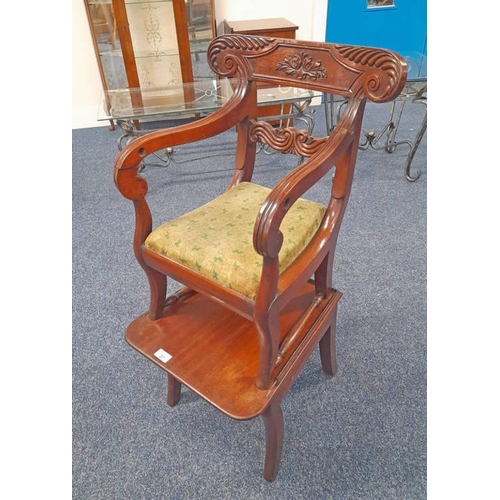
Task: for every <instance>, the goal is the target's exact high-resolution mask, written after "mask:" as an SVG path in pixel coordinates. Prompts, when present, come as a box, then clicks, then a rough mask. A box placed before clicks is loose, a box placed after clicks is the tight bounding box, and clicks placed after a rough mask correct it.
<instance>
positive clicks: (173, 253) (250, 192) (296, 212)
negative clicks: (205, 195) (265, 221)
mask: <svg viewBox="0 0 500 500" xmlns="http://www.w3.org/2000/svg"><path fill="white" fill-rule="evenodd" d="M269 192H270V189H268V188H265V187H262V186H259V185H257V184H252V183H249V182H242V183H240V184H238V185H237V186H235V187H233V188H232V189H230V190H229V191H227V192H226V193H224V194H222V195H221V196H219V197H218V198H216V199H214V200H213V201H211V202H209V203H207V204H206V205H203V206H202V207H200V208H197V209H196V210H193V211H192V212H189V213H188V214H185V215H183V216H181V217H179V218H177V219H173V220H172V221H170V222H167V223H165V224H163V225H162V226H160V227H158V228H157V229H155V230H154V231H153V232H152V233H151V234H150V235H149V236H148V237H147V239H146V241H145V242H144V245H145V247H146V248H149V249H150V250H152V251H154V252H156V253H159V254H161V255H165V256H167V257H168V258H169V259H172V260H174V261H176V262H179V263H180V264H182V265H184V266H186V267H188V268H190V269H192V270H194V271H196V272H198V273H199V274H201V275H203V276H205V277H206V278H209V279H211V280H213V281H216V282H217V283H220V284H221V285H223V286H225V287H228V288H231V289H232V290H235V291H236V292H238V293H240V294H242V295H244V296H246V297H249V298H251V299H254V298H255V295H256V293H257V289H258V285H259V281H260V275H261V271H262V257H261V256H260V255H259V254H258V253H257V252H256V251H255V249H254V247H253V230H254V226H255V220H256V218H257V215H258V213H259V210H260V207H261V205H262V203H263V202H264V200H265V199H266V197H267V196H268V195H269ZM325 210H326V208H325V207H324V206H323V205H321V204H319V203H314V202H311V201H307V200H304V199H302V198H300V199H299V200H297V201H296V202H295V203H294V204H293V205H292V207H291V208H290V210H289V211H288V212H287V214H286V216H285V218H284V219H283V222H282V224H281V227H280V230H281V232H282V233H283V237H284V238H283V246H282V248H281V251H280V254H279V259H280V273H282V272H283V271H284V270H285V269H286V268H287V267H288V266H289V265H290V264H291V263H292V262H293V261H294V260H295V259H296V257H297V256H298V255H299V254H300V253H301V252H302V250H303V249H304V248H305V247H306V245H307V244H308V243H309V241H310V240H311V238H312V237H313V235H314V233H315V232H316V230H317V229H318V227H319V225H320V223H321V220H322V218H323V214H324V213H325Z"/></svg>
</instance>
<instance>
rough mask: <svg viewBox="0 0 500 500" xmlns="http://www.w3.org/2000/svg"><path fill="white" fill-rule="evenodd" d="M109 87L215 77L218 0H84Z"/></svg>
mask: <svg viewBox="0 0 500 500" xmlns="http://www.w3.org/2000/svg"><path fill="white" fill-rule="evenodd" d="M84 2H85V6H86V11H87V16H88V20H89V24H90V29H91V32H92V39H93V43H94V49H95V54H96V58H97V62H98V65H99V72H100V75H101V80H102V84H103V88H104V90H114V89H124V88H157V87H167V86H169V85H178V84H182V83H188V82H193V81H197V80H200V79H212V78H213V77H214V75H213V73H212V71H211V69H210V67H209V66H208V63H207V59H206V52H207V48H208V44H209V43H210V41H211V40H212V39H213V38H214V36H215V21H214V10H213V0H149V1H148V0H84Z"/></svg>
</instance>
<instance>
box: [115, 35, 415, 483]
mask: <svg viewBox="0 0 500 500" xmlns="http://www.w3.org/2000/svg"><path fill="white" fill-rule="evenodd" d="M208 60H209V63H210V66H211V68H212V69H213V70H214V72H215V73H216V74H218V75H219V76H221V77H231V78H234V77H236V78H237V80H236V81H237V84H236V87H235V89H234V94H233V96H232V97H231V99H230V100H229V101H228V102H227V103H226V104H225V105H224V106H222V107H221V108H220V109H218V110H217V111H215V112H214V113H212V114H211V115H209V116H207V117H205V118H202V119H200V120H198V121H195V122H193V123H189V124H186V125H180V126H177V127H173V128H169V129H163V130H159V131H156V132H152V133H150V134H146V135H144V136H142V137H140V138H137V139H136V140H134V141H132V142H131V143H129V144H128V145H127V146H126V147H125V148H124V149H123V150H122V151H121V152H120V153H119V155H118V156H117V159H116V161H115V169H114V177H115V183H116V185H117V187H118V189H119V191H120V192H121V193H122V195H123V196H125V197H126V198H128V199H130V200H132V201H133V203H134V207H135V215H136V224H135V233H134V242H133V248H134V253H135V256H136V258H137V260H138V262H139V264H140V265H141V266H142V267H143V269H144V271H145V273H146V275H147V278H148V280H149V285H150V291H151V293H150V306H149V311H148V312H147V313H145V314H144V315H141V316H140V317H139V318H137V319H136V320H134V321H133V322H132V323H131V324H130V326H129V327H128V329H127V333H126V339H127V341H128V342H129V343H130V344H131V345H132V346H133V347H134V348H136V349H137V350H138V351H139V352H141V353H142V354H144V355H145V356H147V357H148V358H149V359H150V360H151V361H153V362H154V363H155V364H157V365H158V366H160V367H161V368H162V369H163V370H165V371H166V372H167V374H168V396H167V402H168V404H169V405H171V406H174V405H175V404H176V403H177V401H178V400H179V397H180V390H181V385H186V386H187V387H189V388H190V389H192V390H193V391H195V392H197V393H198V394H199V395H200V396H202V397H203V398H204V399H205V400H207V401H208V402H209V403H211V404H213V405H214V406H216V407H217V408H218V409H220V410H221V411H222V412H224V413H225V414H227V415H228V416H230V417H232V418H236V419H241V420H244V419H249V418H255V417H257V416H262V418H263V421H264V424H265V433H266V458H265V465H264V477H265V478H266V479H267V480H268V481H272V480H273V479H274V478H275V476H276V473H277V471H278V467H279V461H280V457H281V450H282V443H283V413H282V411H281V407H280V403H281V401H282V399H283V398H284V397H285V395H286V394H287V392H288V390H289V388H290V387H291V385H292V383H293V381H294V380H295V379H296V377H297V376H298V374H299V373H300V370H301V369H302V367H303V366H304V364H305V363H306V361H307V360H308V358H309V357H310V355H311V353H312V352H313V350H314V348H315V347H316V346H317V345H318V344H319V349H320V358H321V364H322V369H323V371H324V372H325V373H328V374H330V375H334V374H335V372H336V370H337V365H336V355H335V325H336V313H337V304H338V301H339V299H340V297H341V294H340V292H338V291H337V290H335V289H334V288H333V287H332V271H333V258H334V251H335V246H336V243H337V238H338V234H339V229H340V224H341V221H342V218H343V215H344V212H345V209H346V205H347V201H348V198H349V193H350V190H351V185H352V181H353V175H354V167H355V162H356V155H357V150H358V148H357V145H358V143H359V137H360V133H361V123H362V119H363V112H364V109H365V104H366V100H367V99H370V100H371V101H373V102H386V101H389V100H392V99H394V98H395V97H396V96H397V95H398V94H399V93H400V92H401V90H402V88H403V86H404V83H405V80H406V74H407V67H406V63H405V61H404V59H403V58H402V57H400V56H399V55H398V54H395V53H393V52H391V51H387V50H382V49H375V48H369V47H356V46H348V45H339V44H327V43H321V42H304V41H299V40H289V39H277V38H268V37H256V36H249V35H223V36H220V37H218V38H216V39H214V40H213V41H212V43H211V44H210V47H209V49H208ZM262 84H266V85H272V86H278V85H284V86H289V85H291V86H299V87H302V88H308V89H312V90H319V91H322V92H325V93H330V94H335V95H340V96H343V97H345V98H346V99H347V100H348V103H347V106H346V109H345V112H344V114H343V115H342V117H341V119H340V121H339V123H338V124H337V126H336V127H335V129H334V130H333V131H332V132H331V133H330V135H329V136H328V137H325V138H316V137H314V136H313V135H312V134H310V133H309V132H307V131H303V130H296V129H295V128H293V127H286V128H281V129H280V128H276V127H273V126H272V125H271V124H269V123H267V122H265V121H259V120H258V118H257V117H258V110H257V86H258V85H262ZM232 127H236V130H237V144H236V154H235V170H234V174H233V177H232V179H231V181H230V183H229V186H228V189H231V188H232V187H233V186H235V185H237V184H238V183H240V182H244V181H246V182H251V180H252V174H253V170H254V163H255V156H256V146H257V143H258V142H262V143H265V144H267V145H268V146H269V147H271V148H273V149H275V150H277V151H280V152H282V153H291V154H295V155H299V156H302V157H304V158H306V161H304V162H303V163H301V164H299V166H297V167H296V168H294V169H293V171H291V172H290V173H289V174H287V175H285V177H284V178H283V179H282V180H281V181H279V182H278V184H277V185H276V186H275V187H274V188H273V189H272V190H271V192H270V194H269V196H268V197H267V199H266V201H265V202H264V204H263V205H262V208H261V210H260V212H259V214H258V216H257V219H256V221H255V226H254V232H253V246H254V249H255V251H256V252H257V253H258V254H259V255H261V256H262V260H263V266H262V274H261V279H260V284H259V288H258V292H257V295H256V297H255V300H251V299H249V298H248V297H245V296H243V295H241V294H239V293H237V292H236V291H234V290H230V289H228V288H225V287H223V286H222V285H221V284H219V283H217V282H215V281H213V280H210V279H208V278H206V277H204V276H201V275H200V274H197V273H196V272H195V271H194V270H192V269H188V268H187V267H185V266H183V265H182V264H181V263H179V262H175V261H173V260H171V259H169V258H168V257H165V256H163V255H159V254H157V253H156V252H154V251H152V250H150V249H148V248H145V247H144V246H143V243H144V241H145V239H146V238H147V236H148V235H149V234H150V233H151V231H152V228H153V221H152V215H151V211H150V209H149V206H148V204H147V201H146V193H147V191H148V185H147V181H146V179H145V178H144V176H143V175H141V174H140V166H141V163H142V161H143V160H144V157H145V156H147V155H149V154H151V153H153V152H155V151H158V150H161V149H166V148H170V147H175V146H178V145H180V144H185V143H188V142H195V141H198V140H202V139H205V138H207V137H212V136H215V135H217V134H220V133H222V132H224V131H226V130H229V129H230V128H232ZM332 169H335V171H334V175H333V179H332V186H331V196H330V200H329V201H328V205H327V209H326V212H325V215H324V217H323V220H322V222H321V225H320V227H319V228H318V230H317V232H316V234H315V235H314V236H313V238H312V240H311V241H310V242H309V244H308V245H307V247H306V248H305V249H304V250H303V252H302V253H301V254H300V255H299V256H298V257H297V259H296V260H295V261H294V262H293V263H292V264H291V265H290V266H289V267H288V268H287V269H286V270H285V271H284V272H282V273H281V274H280V271H279V257H278V254H279V251H280V248H281V245H282V242H283V235H282V233H281V232H280V224H281V222H282V220H283V218H284V216H285V215H286V213H287V211H288V210H289V208H290V207H291V206H292V205H293V204H294V202H295V201H296V200H297V199H298V198H300V197H301V196H303V195H304V193H305V192H306V191H307V190H308V189H309V188H311V187H312V186H313V185H314V184H315V183H316V182H318V181H319V180H320V179H322V178H323V177H324V176H325V175H326V174H327V173H329V172H330V171H331V170H332ZM167 276H170V277H171V278H173V279H175V280H176V281H178V282H180V283H182V284H184V285H185V288H183V289H181V290H180V291H179V292H177V293H175V294H173V295H170V296H168V297H166V292H167ZM312 276H313V277H314V279H311V277H312ZM234 313H236V314H234ZM235 332H238V333H237V335H236V334H235ZM160 348H162V349H164V350H166V351H167V352H168V353H169V354H170V355H172V358H171V359H170V360H168V361H166V362H165V361H162V360H160V359H159V358H158V357H157V356H156V355H155V353H156V352H157V350H158V349H160ZM200 356H201V358H202V359H203V361H202V362H200ZM221 357H222V359H221Z"/></svg>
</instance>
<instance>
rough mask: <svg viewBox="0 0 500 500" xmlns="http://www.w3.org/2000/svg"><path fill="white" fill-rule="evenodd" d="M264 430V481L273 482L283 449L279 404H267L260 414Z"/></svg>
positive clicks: (281, 415)
mask: <svg viewBox="0 0 500 500" xmlns="http://www.w3.org/2000/svg"><path fill="white" fill-rule="evenodd" d="M262 419H263V420H264V427H265V429H266V460H265V463H264V479H265V480H266V481H269V482H271V481H274V478H275V477H276V474H277V473H278V469H279V464H280V458H281V450H282V448H283V412H282V411H281V407H280V405H279V402H273V401H271V403H270V404H269V406H268V407H267V408H266V410H265V411H264V413H263V414H262Z"/></svg>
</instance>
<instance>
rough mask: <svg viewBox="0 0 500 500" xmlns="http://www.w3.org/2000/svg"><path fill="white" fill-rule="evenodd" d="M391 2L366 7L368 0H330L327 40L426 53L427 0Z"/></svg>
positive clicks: (403, 51)
mask: <svg viewBox="0 0 500 500" xmlns="http://www.w3.org/2000/svg"><path fill="white" fill-rule="evenodd" d="M394 4H395V5H394V6H391V7H376V8H368V6H367V0H329V2H328V15H327V22H326V41H327V42H334V43H346V44H354V45H366V46H369V47H381V48H386V49H392V50H395V51H397V52H400V53H401V54H408V53H410V52H421V53H425V54H426V52H427V44H426V40H427V2H426V0H394Z"/></svg>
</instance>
